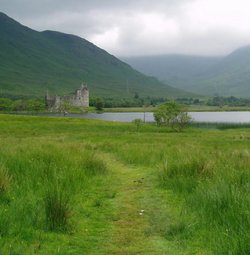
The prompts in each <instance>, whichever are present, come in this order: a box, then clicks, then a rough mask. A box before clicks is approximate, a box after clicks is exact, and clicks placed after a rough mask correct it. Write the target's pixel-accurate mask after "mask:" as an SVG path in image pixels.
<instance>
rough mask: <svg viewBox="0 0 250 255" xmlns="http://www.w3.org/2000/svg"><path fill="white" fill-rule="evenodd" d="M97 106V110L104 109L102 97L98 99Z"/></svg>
mask: <svg viewBox="0 0 250 255" xmlns="http://www.w3.org/2000/svg"><path fill="white" fill-rule="evenodd" d="M95 108H96V110H97V111H102V110H103V101H102V100H101V99H100V98H97V99H96V102H95Z"/></svg>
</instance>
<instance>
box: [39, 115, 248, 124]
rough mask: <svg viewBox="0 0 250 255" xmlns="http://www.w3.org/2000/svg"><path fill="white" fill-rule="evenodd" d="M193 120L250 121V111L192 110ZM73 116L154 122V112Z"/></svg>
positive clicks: (78, 116) (74, 116)
mask: <svg viewBox="0 0 250 255" xmlns="http://www.w3.org/2000/svg"><path fill="white" fill-rule="evenodd" d="M189 114H190V116H191V117H192V120H193V121H195V122H218V123H250V112H190V113H189ZM41 115H45V116H63V114H41ZM67 117H72V118H88V119H98V120H110V121H122V122H131V121H133V120H134V119H142V120H144V119H145V121H146V122H153V121H154V116H153V113H152V112H145V113H143V112H122V113H117V112H116V113H112V112H105V113H101V114H100V113H86V114H67Z"/></svg>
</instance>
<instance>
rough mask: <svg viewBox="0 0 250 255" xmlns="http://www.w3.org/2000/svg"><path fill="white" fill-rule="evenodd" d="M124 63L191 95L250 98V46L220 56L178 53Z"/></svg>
mask: <svg viewBox="0 0 250 255" xmlns="http://www.w3.org/2000/svg"><path fill="white" fill-rule="evenodd" d="M123 60H124V61H125V62H127V63H128V64H130V65H131V66H132V67H134V68H135V69H137V70H138V71H140V72H143V73H145V74H147V75H151V76H155V77H157V78H158V79H160V80H161V81H163V82H166V83H168V84H169V85H171V86H173V87H177V88H180V89H185V90H187V91H190V92H194V93H199V94H204V95H210V96H215V95H220V96H237V97H250V46H244V47H241V48H239V49H236V50H235V51H233V52H232V53H231V54H229V55H227V56H218V57H207V56H191V55H190V56H188V55H179V54H174V55H158V56H142V57H130V58H123Z"/></svg>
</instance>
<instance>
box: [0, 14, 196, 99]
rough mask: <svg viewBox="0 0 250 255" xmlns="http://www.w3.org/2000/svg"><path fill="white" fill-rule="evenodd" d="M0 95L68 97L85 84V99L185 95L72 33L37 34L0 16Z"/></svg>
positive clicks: (2, 15) (46, 32)
mask: <svg viewBox="0 0 250 255" xmlns="http://www.w3.org/2000/svg"><path fill="white" fill-rule="evenodd" d="M0 59H1V61H0V92H1V94H2V95H17V96H20V95H21V96H22V95H23V96H43V95H44V93H45V91H46V90H47V89H49V91H50V93H57V94H68V93H71V92H73V91H74V90H75V89H76V88H78V87H79V86H80V83H81V82H82V81H84V82H87V84H88V86H89V88H90V94H91V96H99V97H132V96H133V95H134V94H135V93H136V92H137V93H139V95H140V96H145V97H146V96H151V97H175V96H185V95H187V96H190V95H192V94H191V93H186V92H184V91H181V90H180V89H176V88H172V87H170V86H168V85H166V84H164V83H162V82H159V81H158V80H157V79H156V78H154V77H148V76H146V75H144V74H142V73H140V72H138V71H136V70H134V69H133V68H132V67H130V66H129V65H128V64H126V63H124V62H122V61H120V60H119V59H118V58H116V57H114V56H112V55H110V54H109V53H107V52H106V51H104V50H102V49H101V48H98V47H97V46H95V45H94V44H92V43H91V42H89V41H87V40H85V39H83V38H80V37H78V36H75V35H70V34H65V33H60V32H55V31H43V32H37V31H35V30H32V29H30V28H28V27H26V26H23V25H21V24H20V23H18V22H16V21H15V20H13V19H11V18H9V17H8V16H7V15H5V14H4V13H1V12H0Z"/></svg>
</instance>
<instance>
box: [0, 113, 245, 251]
mask: <svg viewBox="0 0 250 255" xmlns="http://www.w3.org/2000/svg"><path fill="white" fill-rule="evenodd" d="M249 141H250V135H249V127H248V126H246V127H245V126H242V127H240V128H237V129H236V128H230V127H228V128H227V129H214V128H210V129H197V128H190V129H188V130H186V131H184V132H183V133H175V132H173V131H171V130H169V129H167V128H158V127H156V126H154V125H144V126H142V127H141V129H140V130H139V132H138V131H137V130H136V127H135V126H134V125H133V124H132V123H113V122H103V121H96V120H86V119H70V118H69V119H68V118H52V117H23V116H8V115H0V143H1V146H0V254H4V255H5V254H93V255H94V254H98V255H99V254H120V255H121V254H132V255H133V254H150V255H151V254H155V255H158V254H177V255H178V254H208V255H210V254H218V255H219V254H232V255H236V254H243V255H244V254H249V253H250V247H249V243H250V236H249V230H250V218H249V209H250V208H249V205H250V201H249V200H250V197H249V178H250V161H249V159H250V150H249Z"/></svg>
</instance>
